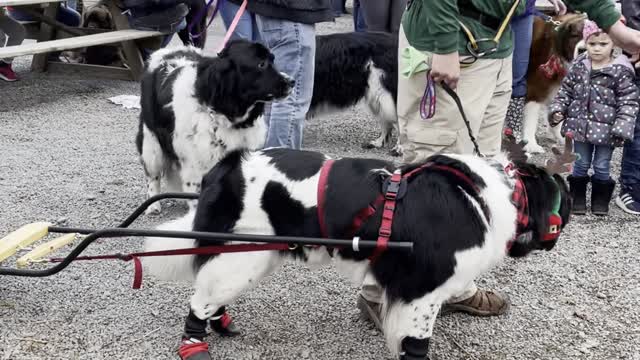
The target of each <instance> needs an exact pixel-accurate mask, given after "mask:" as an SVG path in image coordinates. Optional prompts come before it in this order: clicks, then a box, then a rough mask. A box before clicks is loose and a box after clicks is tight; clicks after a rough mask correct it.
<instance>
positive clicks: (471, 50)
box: [467, 38, 498, 59]
mask: <svg viewBox="0 0 640 360" xmlns="http://www.w3.org/2000/svg"><path fill="white" fill-rule="evenodd" d="M488 42H491V43H493V44H494V45H493V47H492V48H490V49H488V50H485V51H483V52H477V51H476V50H477V49H479V48H480V46H479V44H481V43H488ZM467 50H468V51H469V53H470V54H471V56H473V57H474V58H476V59H479V58H482V57H484V56H487V55H490V54H493V53H494V52H496V51H498V42H497V41H496V40H495V39H489V38H484V39H478V40H476V41H475V45H474V43H472V42H471V41H469V42H467Z"/></svg>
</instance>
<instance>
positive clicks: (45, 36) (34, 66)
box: [31, 3, 60, 72]
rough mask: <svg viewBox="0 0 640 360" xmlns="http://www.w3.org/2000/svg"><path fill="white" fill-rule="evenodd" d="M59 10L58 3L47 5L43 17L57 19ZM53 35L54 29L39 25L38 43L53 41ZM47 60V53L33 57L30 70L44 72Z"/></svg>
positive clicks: (49, 26)
mask: <svg viewBox="0 0 640 360" xmlns="http://www.w3.org/2000/svg"><path fill="white" fill-rule="evenodd" d="M59 8H60V3H49V5H48V6H47V7H46V8H45V9H44V16H47V17H49V18H52V19H56V18H57V17H58V9H59ZM54 35H55V28H54V27H53V26H51V25H49V24H47V23H44V22H41V23H40V35H39V36H38V42H41V41H49V40H53V38H54ZM48 58H49V54H48V53H44V54H37V55H34V56H33V61H32V62H31V70H32V71H38V72H43V71H46V70H47V59H48Z"/></svg>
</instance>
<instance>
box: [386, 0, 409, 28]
mask: <svg viewBox="0 0 640 360" xmlns="http://www.w3.org/2000/svg"><path fill="white" fill-rule="evenodd" d="M389 6H390V8H389V27H388V29H389V30H388V31H389V32H390V33H392V34H394V35H396V36H397V35H398V31H399V30H400V24H401V22H402V14H404V10H405V9H406V8H407V0H391V3H390V4H389Z"/></svg>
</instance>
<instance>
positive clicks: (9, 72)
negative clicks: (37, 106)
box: [0, 13, 26, 82]
mask: <svg viewBox="0 0 640 360" xmlns="http://www.w3.org/2000/svg"><path fill="white" fill-rule="evenodd" d="M25 35H26V31H25V29H24V27H23V26H22V25H21V24H20V23H19V22H17V21H15V20H14V19H12V18H10V17H9V16H7V15H4V14H2V13H0V47H5V46H14V45H20V44H22V41H23V40H24V38H25ZM12 61H13V58H4V59H0V79H2V80H4V81H10V82H13V81H16V80H18V76H17V75H16V73H15V72H14V71H13V69H12V68H11V62H12Z"/></svg>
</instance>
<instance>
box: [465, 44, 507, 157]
mask: <svg viewBox="0 0 640 360" xmlns="http://www.w3.org/2000/svg"><path fill="white" fill-rule="evenodd" d="M497 66H498V67H499V70H498V76H497V79H496V83H495V87H494V88H493V95H492V96H491V99H490V100H489V104H488V105H487V107H486V109H485V111H484V116H483V117H482V122H481V123H480V124H478V125H479V128H478V129H475V128H473V127H472V130H473V132H474V134H478V135H477V138H478V147H479V148H480V152H481V153H483V154H484V155H486V156H493V155H496V154H497V153H498V152H500V146H501V144H502V127H503V126H504V118H505V115H506V113H507V107H508V106H509V99H510V98H511V89H512V85H511V84H512V75H511V74H512V69H511V68H512V61H511V58H510V57H508V58H505V59H501V60H499V63H498V65H497Z"/></svg>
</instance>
